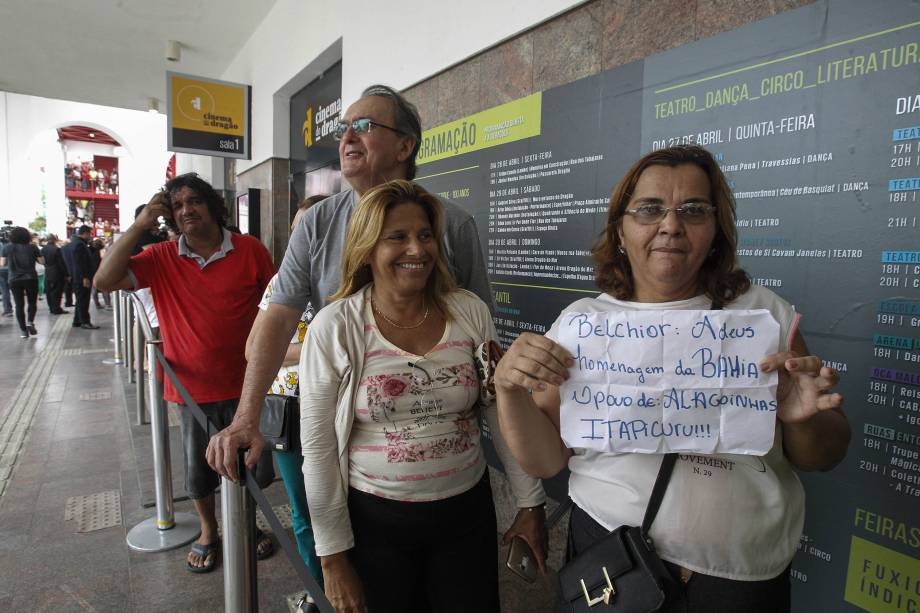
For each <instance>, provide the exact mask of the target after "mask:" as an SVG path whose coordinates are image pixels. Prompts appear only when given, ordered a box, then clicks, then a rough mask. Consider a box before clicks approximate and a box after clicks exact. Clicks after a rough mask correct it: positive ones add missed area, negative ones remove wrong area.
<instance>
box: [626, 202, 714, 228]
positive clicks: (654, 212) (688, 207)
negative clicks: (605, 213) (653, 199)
mask: <svg viewBox="0 0 920 613" xmlns="http://www.w3.org/2000/svg"><path fill="white" fill-rule="evenodd" d="M715 210H716V207H714V206H713V205H711V204H709V203H708V202H687V203H686V204H682V205H680V206H678V207H674V208H669V207H666V206H664V205H663V204H655V203H647V204H640V205H639V206H637V207H636V208H634V209H626V210H625V211H624V213H625V214H626V215H632V218H633V219H635V220H636V223H638V224H641V225H643V226H651V225H654V224H658V223H661V222H662V221H664V218H665V217H667V216H668V213H670V212H671V211H674V214H675V215H677V218H678V219H679V220H681V221H683V222H684V223H688V224H701V223H706V220H707V219H709V217H710V216H711V215H712V214H713V213H715Z"/></svg>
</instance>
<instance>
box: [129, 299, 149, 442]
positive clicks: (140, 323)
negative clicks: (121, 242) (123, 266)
mask: <svg viewBox="0 0 920 613" xmlns="http://www.w3.org/2000/svg"><path fill="white" fill-rule="evenodd" d="M125 295H126V296H127V297H128V302H129V303H130V304H132V305H133V306H134V326H133V327H132V334H133V337H134V342H133V345H134V382H135V383H136V384H137V394H135V397H136V399H137V407H136V408H137V425H138V426H143V425H144V424H146V423H147V394H146V380H145V379H144V361H145V360H144V357H145V353H146V350H145V348H144V341H145V339H149V340H152V341H153V340H157V335H156V334H155V333H154V331H153V326H151V325H150V320H149V319H147V310H146V309H145V308H144V303H143V302H141V301H140V299H139V298H138V297H137V294H135V293H134V292H125ZM153 367H154V368H156V362H153Z"/></svg>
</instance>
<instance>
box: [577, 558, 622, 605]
mask: <svg viewBox="0 0 920 613" xmlns="http://www.w3.org/2000/svg"><path fill="white" fill-rule="evenodd" d="M601 570H602V571H604V579H606V580H607V586H606V587H605V588H604V591H603V592H602V593H601V595H600V596H598V597H597V598H591V594H589V593H588V586H586V585H585V580H584V579H582V580H581V589H582V591H583V592H584V593H585V602H587V603H588V608H589V609H590V608H592V607H594V605H596V604H600V603H602V602H603V603H604V604H608V605H609V604H610V597H611V596H616V593H617V591H616V589H614V587H613V581H611V580H610V575H608V574H607V567H606V566H601Z"/></svg>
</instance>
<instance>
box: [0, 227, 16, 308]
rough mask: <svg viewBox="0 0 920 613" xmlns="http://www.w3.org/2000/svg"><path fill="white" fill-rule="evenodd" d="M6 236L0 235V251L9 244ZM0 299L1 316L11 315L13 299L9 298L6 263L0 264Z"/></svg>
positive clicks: (8, 275)
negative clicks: (1, 303)
mask: <svg viewBox="0 0 920 613" xmlns="http://www.w3.org/2000/svg"><path fill="white" fill-rule="evenodd" d="M9 244H10V243H9V241H8V240H6V237H5V236H3V237H0V252H2V251H3V248H4V247H6V246H7V245H9ZM0 300H2V302H3V317H12V316H13V301H12V299H11V298H10V270H9V268H8V267H7V266H6V264H0Z"/></svg>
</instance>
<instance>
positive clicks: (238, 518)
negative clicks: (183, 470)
mask: <svg viewBox="0 0 920 613" xmlns="http://www.w3.org/2000/svg"><path fill="white" fill-rule="evenodd" d="M244 470H245V468H244V467H243V466H242V464H241V465H240V471H241V473H242V471H244ZM241 476H242V475H241ZM220 481H221V484H220V509H221V517H222V520H223V526H224V533H223V549H224V561H223V564H224V611H226V613H253V612H254V611H258V610H259V596H258V591H257V588H256V512H255V503H254V502H253V500H252V497H251V496H250V495H249V492H247V491H246V486H245V485H243V484H242V483H235V482H233V481H230V480H229V479H226V478H222V479H221V480H220Z"/></svg>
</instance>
